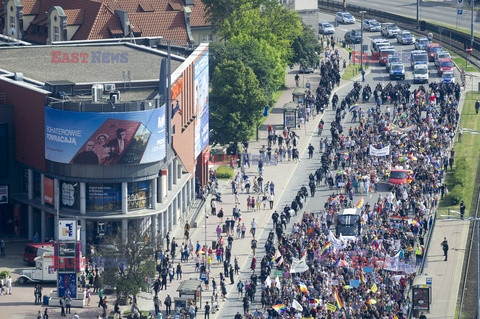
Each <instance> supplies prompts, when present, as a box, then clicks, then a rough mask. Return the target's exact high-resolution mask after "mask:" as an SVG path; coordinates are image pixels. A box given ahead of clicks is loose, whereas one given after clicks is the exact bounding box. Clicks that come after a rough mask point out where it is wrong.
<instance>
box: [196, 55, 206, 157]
mask: <svg viewBox="0 0 480 319" xmlns="http://www.w3.org/2000/svg"><path fill="white" fill-rule="evenodd" d="M193 70H194V85H195V91H194V93H195V111H196V114H197V123H196V126H195V157H197V156H198V154H200V153H201V152H202V151H203V149H204V148H205V147H207V145H208V142H209V139H208V137H209V130H210V129H209V121H210V119H209V103H208V51H205V53H204V54H203V55H202V56H201V57H200V58H199V59H198V60H197V62H195V64H194V66H193Z"/></svg>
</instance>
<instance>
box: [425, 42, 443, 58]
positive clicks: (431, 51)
mask: <svg viewBox="0 0 480 319" xmlns="http://www.w3.org/2000/svg"><path fill="white" fill-rule="evenodd" d="M426 50H427V53H428V60H429V61H430V62H433V61H434V60H435V53H437V51H442V47H441V46H440V44H438V43H428V44H427V48H426Z"/></svg>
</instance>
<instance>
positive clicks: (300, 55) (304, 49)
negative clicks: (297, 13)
mask: <svg viewBox="0 0 480 319" xmlns="http://www.w3.org/2000/svg"><path fill="white" fill-rule="evenodd" d="M321 50H322V46H321V45H320V43H319V42H318V40H317V38H316V37H315V33H314V32H313V30H312V29H310V28H307V27H305V26H304V28H303V31H302V33H301V34H300V35H299V36H298V37H297V38H296V39H295V40H294V41H293V51H294V56H293V59H292V61H291V66H293V64H295V63H297V64H300V66H303V67H309V66H315V65H317V64H318V59H319V54H320V52H321Z"/></svg>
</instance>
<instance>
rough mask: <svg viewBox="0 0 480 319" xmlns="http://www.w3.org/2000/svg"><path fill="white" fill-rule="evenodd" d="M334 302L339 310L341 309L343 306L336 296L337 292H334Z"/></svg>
mask: <svg viewBox="0 0 480 319" xmlns="http://www.w3.org/2000/svg"><path fill="white" fill-rule="evenodd" d="M334 295H335V301H336V302H337V306H338V308H339V309H342V307H343V304H342V299H340V296H339V295H338V291H335V294H334Z"/></svg>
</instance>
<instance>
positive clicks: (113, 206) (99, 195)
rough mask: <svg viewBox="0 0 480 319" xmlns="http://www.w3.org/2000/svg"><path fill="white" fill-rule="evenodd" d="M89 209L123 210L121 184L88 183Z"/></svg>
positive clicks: (104, 210)
mask: <svg viewBox="0 0 480 319" xmlns="http://www.w3.org/2000/svg"><path fill="white" fill-rule="evenodd" d="M87 210H88V211H94V212H114V211H121V210H122V188H121V184H88V187H87Z"/></svg>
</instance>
